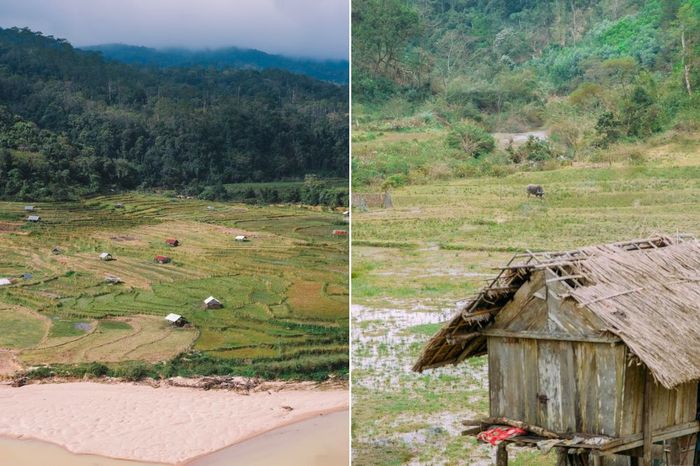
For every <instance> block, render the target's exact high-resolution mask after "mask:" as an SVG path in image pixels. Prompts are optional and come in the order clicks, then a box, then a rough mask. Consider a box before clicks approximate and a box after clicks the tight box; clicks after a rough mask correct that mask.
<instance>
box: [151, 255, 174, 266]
mask: <svg viewBox="0 0 700 466" xmlns="http://www.w3.org/2000/svg"><path fill="white" fill-rule="evenodd" d="M153 260H154V261H155V262H157V263H159V264H167V263H169V262H170V258H169V257H168V256H156V257H154V258H153Z"/></svg>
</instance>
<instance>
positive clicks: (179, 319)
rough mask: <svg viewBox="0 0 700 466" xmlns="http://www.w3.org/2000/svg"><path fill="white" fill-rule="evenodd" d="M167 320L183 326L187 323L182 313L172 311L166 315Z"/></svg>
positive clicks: (177, 325)
mask: <svg viewBox="0 0 700 466" xmlns="http://www.w3.org/2000/svg"><path fill="white" fill-rule="evenodd" d="M165 320H167V321H168V322H170V323H171V324H172V325H174V326H176V327H182V326H183V325H185V323H186V322H185V319H184V318H183V317H182V316H181V315H180V314H173V313H170V314H168V315H167V316H165Z"/></svg>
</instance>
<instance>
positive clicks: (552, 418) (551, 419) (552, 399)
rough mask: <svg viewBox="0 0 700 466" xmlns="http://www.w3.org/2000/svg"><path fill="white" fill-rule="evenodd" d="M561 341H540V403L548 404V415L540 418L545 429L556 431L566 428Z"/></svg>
mask: <svg viewBox="0 0 700 466" xmlns="http://www.w3.org/2000/svg"><path fill="white" fill-rule="evenodd" d="M560 351H561V343H560V342H556V341H540V342H539V354H538V356H539V358H538V359H539V361H538V373H539V381H540V393H539V395H540V399H541V400H542V401H541V403H540V404H544V405H546V417H544V418H543V419H539V420H538V424H539V425H541V426H543V427H544V428H545V429H549V430H552V431H555V432H562V431H563V430H564V422H563V419H562V399H561V387H562V380H561V361H560V359H559V353H560Z"/></svg>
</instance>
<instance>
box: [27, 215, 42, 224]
mask: <svg viewBox="0 0 700 466" xmlns="http://www.w3.org/2000/svg"><path fill="white" fill-rule="evenodd" d="M39 220H41V217H39V216H38V215H30V216H29V217H27V221H28V222H34V223H36V222H38V221H39Z"/></svg>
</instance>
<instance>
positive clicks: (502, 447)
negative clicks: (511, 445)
mask: <svg viewBox="0 0 700 466" xmlns="http://www.w3.org/2000/svg"><path fill="white" fill-rule="evenodd" d="M507 445H508V444H507V443H506V442H501V443H499V444H498V447H497V449H496V466H508V449H507Z"/></svg>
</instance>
